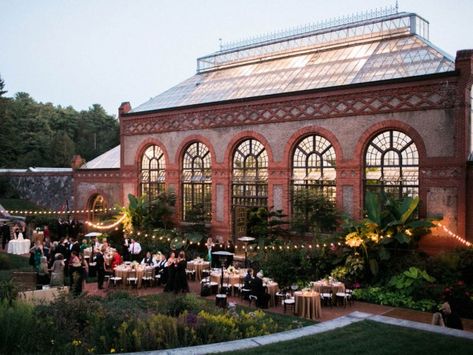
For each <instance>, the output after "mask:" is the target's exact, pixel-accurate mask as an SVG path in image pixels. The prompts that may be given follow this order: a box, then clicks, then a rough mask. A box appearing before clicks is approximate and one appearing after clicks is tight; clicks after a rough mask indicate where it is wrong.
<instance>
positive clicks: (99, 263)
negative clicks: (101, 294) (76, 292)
mask: <svg viewBox="0 0 473 355" xmlns="http://www.w3.org/2000/svg"><path fill="white" fill-rule="evenodd" d="M95 262H96V264H95V267H96V270H97V286H98V288H99V289H103V281H104V279H105V258H104V256H103V250H101V249H97V250H96V253H95Z"/></svg>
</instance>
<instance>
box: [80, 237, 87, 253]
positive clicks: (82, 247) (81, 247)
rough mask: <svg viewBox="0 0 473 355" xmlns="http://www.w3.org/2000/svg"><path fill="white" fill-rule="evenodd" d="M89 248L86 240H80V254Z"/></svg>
mask: <svg viewBox="0 0 473 355" xmlns="http://www.w3.org/2000/svg"><path fill="white" fill-rule="evenodd" d="M88 247H89V244H88V243H87V239H82V244H81V245H80V253H81V254H83V253H84V250H85V249H87V248H88Z"/></svg>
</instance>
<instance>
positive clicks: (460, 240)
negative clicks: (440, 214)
mask: <svg viewBox="0 0 473 355" xmlns="http://www.w3.org/2000/svg"><path fill="white" fill-rule="evenodd" d="M437 226H438V227H441V228H442V229H443V230H444V231H445V232H446V233H447V235H448V236H449V237H450V238H454V239H456V240H457V241H459V242H460V243H462V244H463V245H465V246H467V247H471V246H472V245H473V244H472V243H470V242H469V241H467V240H465V239H463V238H462V237H460V236H459V235H458V234H455V233H453V232H452V231H451V230H450V229H448V228H447V227H446V226H444V225H443V224H442V223H440V222H437Z"/></svg>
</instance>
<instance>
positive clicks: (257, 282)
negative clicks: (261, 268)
mask: <svg viewBox="0 0 473 355" xmlns="http://www.w3.org/2000/svg"><path fill="white" fill-rule="evenodd" d="M251 294H252V295H255V296H256V297H257V300H256V305H257V306H258V307H261V308H268V301H269V295H268V294H266V291H265V290H264V286H263V280H262V279H261V278H260V277H259V275H258V274H257V272H256V270H253V281H252V282H251Z"/></svg>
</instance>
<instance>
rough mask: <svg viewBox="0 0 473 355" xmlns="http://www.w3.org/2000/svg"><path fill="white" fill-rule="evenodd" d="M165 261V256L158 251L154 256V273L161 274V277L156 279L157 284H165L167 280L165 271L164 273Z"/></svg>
mask: <svg viewBox="0 0 473 355" xmlns="http://www.w3.org/2000/svg"><path fill="white" fill-rule="evenodd" d="M166 263H167V260H166V256H165V255H164V254H162V253H159V254H158V255H157V258H156V269H155V270H156V275H158V274H159V275H161V277H160V278H159V280H158V285H159V284H162V283H163V284H165V283H166V281H167V280H166V276H167V273H166V274H165V273H164V269H165V267H166Z"/></svg>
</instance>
